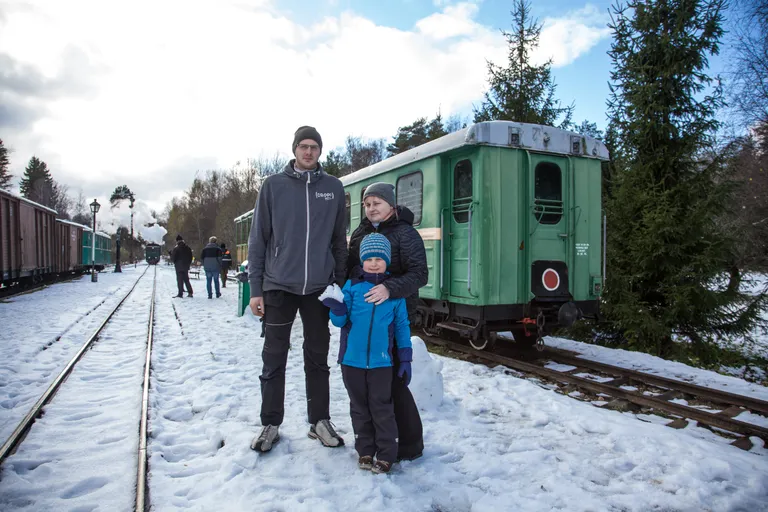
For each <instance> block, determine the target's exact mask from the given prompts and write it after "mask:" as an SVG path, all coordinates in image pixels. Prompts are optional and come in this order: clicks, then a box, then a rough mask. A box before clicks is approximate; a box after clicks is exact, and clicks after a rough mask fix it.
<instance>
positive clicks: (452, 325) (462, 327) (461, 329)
mask: <svg viewBox="0 0 768 512" xmlns="http://www.w3.org/2000/svg"><path fill="white" fill-rule="evenodd" d="M437 327H439V328H441V329H448V330H449V331H455V332H458V333H459V334H461V335H463V336H469V334H470V333H472V331H474V330H475V328H474V327H473V326H471V325H467V324H460V323H458V322H438V323H437Z"/></svg>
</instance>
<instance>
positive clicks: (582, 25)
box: [531, 5, 611, 67]
mask: <svg viewBox="0 0 768 512" xmlns="http://www.w3.org/2000/svg"><path fill="white" fill-rule="evenodd" d="M608 21H609V16H608V12H607V11H605V12H601V11H600V10H598V9H597V8H596V7H595V6H593V5H587V6H586V7H584V8H582V9H579V10H577V11H574V12H572V13H568V14H567V15H566V16H565V17H562V18H544V20H542V23H543V25H544V28H543V29H542V30H541V38H540V39H539V44H540V46H539V48H538V51H537V52H535V53H534V54H533V55H532V56H531V58H532V60H535V61H537V62H540V63H541V62H545V61H546V60H547V59H549V58H551V59H552V65H553V66H554V67H561V66H567V65H568V64H570V63H572V62H573V61H575V60H576V59H577V58H578V57H579V56H580V55H583V54H584V53H586V52H588V51H589V50H590V49H591V48H592V47H593V46H595V45H596V44H597V43H598V42H599V41H600V40H601V39H604V38H606V37H609V36H610V35H611V29H610V28H608V26H607V25H608Z"/></svg>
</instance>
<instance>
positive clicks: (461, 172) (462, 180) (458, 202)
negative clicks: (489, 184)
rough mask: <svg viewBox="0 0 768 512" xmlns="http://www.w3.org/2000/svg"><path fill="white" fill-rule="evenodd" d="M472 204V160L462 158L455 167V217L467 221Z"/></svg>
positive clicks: (453, 205)
mask: <svg viewBox="0 0 768 512" xmlns="http://www.w3.org/2000/svg"><path fill="white" fill-rule="evenodd" d="M471 206H472V162H470V161H469V160H462V161H461V162H459V163H457V164H456V167H454V168H453V203H452V205H451V207H452V210H453V219H454V220H455V221H456V222H460V223H462V224H463V223H465V222H467V221H468V220H469V208H470V207H471Z"/></svg>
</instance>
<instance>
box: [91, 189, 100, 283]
mask: <svg viewBox="0 0 768 512" xmlns="http://www.w3.org/2000/svg"><path fill="white" fill-rule="evenodd" d="M99 208H101V205H100V204H99V202H98V201H97V200H95V199H94V200H93V202H92V203H91V213H92V214H93V234H92V235H91V282H92V283H95V282H96V281H98V280H99V277H98V276H97V275H96V214H97V213H99Z"/></svg>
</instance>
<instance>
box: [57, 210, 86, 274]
mask: <svg viewBox="0 0 768 512" xmlns="http://www.w3.org/2000/svg"><path fill="white" fill-rule="evenodd" d="M83 229H85V230H86V231H87V230H88V227H87V226H83V225H82V224H78V223H76V222H71V221H68V220H63V219H56V236H55V237H54V240H55V242H56V251H55V252H56V255H55V261H54V268H55V270H56V272H59V273H62V272H75V271H80V270H82V265H81V263H80V253H81V248H82V247H83Z"/></svg>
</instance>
